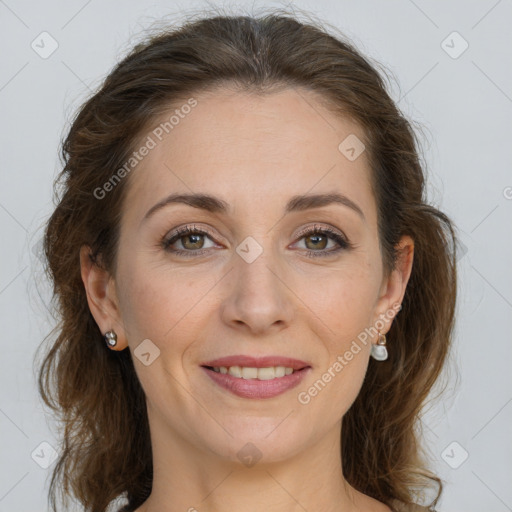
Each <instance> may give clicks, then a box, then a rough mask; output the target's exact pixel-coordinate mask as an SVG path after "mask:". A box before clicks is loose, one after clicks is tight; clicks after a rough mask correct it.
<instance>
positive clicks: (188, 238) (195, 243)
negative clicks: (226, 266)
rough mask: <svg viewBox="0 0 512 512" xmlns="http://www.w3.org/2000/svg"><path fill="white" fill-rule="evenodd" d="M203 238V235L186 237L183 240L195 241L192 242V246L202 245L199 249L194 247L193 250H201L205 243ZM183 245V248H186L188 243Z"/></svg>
mask: <svg viewBox="0 0 512 512" xmlns="http://www.w3.org/2000/svg"><path fill="white" fill-rule="evenodd" d="M202 237H203V235H186V236H184V237H182V238H183V240H184V241H185V240H193V239H195V241H193V242H191V243H192V245H197V244H200V246H199V247H192V249H201V247H202V246H203V243H204V240H202ZM182 243H183V247H186V243H185V242H182Z"/></svg>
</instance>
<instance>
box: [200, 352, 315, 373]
mask: <svg viewBox="0 0 512 512" xmlns="http://www.w3.org/2000/svg"><path fill="white" fill-rule="evenodd" d="M201 366H203V367H205V368H208V367H210V368H214V367H220V366H225V367H230V366H244V367H250V368H268V367H271V366H284V367H286V368H293V369H294V370H302V369H303V368H308V367H310V366H311V365H310V364H308V363H306V362H305V361H301V360H299V359H294V358H291V357H281V356H265V357H252V356H243V355H238V356H227V357H221V358H219V359H212V360H211V361H207V362H205V363H202V364H201Z"/></svg>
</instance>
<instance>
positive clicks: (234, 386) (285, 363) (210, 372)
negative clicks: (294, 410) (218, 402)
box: [201, 355, 312, 399]
mask: <svg viewBox="0 0 512 512" xmlns="http://www.w3.org/2000/svg"><path fill="white" fill-rule="evenodd" d="M201 367H202V369H203V371H204V372H205V374H206V375H207V376H208V377H209V378H210V379H211V380H212V381H213V382H215V383H216V384H217V385H218V386H219V387H220V388H223V389H224V390H227V391H229V392H230V393H232V394H234V395H237V396H239V397H242V398H252V399H263V398H273V397H275V396H278V395H280V394H282V393H285V392H286V391H289V390H291V389H292V388H294V387H296V386H298V385H299V383H300V382H301V381H302V380H303V379H304V378H305V377H306V375H307V374H308V373H310V372H311V371H312V370H311V366H310V365H309V364H308V363H306V362H305V361H301V360H299V359H294V358H291V357H282V356H265V357H252V356H241V355H238V356H228V357H221V358H219V359H213V360H211V361H206V362H205V363H204V364H202V365H201ZM228 368H229V371H228ZM261 368H271V373H272V372H273V371H274V370H273V369H272V368H274V369H275V371H276V376H275V377H272V376H270V377H269V376H268V375H266V376H265V378H264V379H263V380H261V379H262V378H263V377H262V376H260V375H259V374H260V372H261ZM242 369H243V370H242ZM256 369H260V371H258V376H257V378H254V377H256V376H255V375H253V376H251V377H248V378H247V376H245V375H240V372H242V373H245V372H246V371H248V372H250V373H251V374H254V372H255V370H256ZM278 369H280V372H279V373H280V375H279V376H278V375H277V372H278ZM285 369H286V371H285ZM219 370H220V371H219ZM222 370H224V371H222ZM233 370H235V373H236V374H237V375H231V374H230V373H231V372H232V371H233ZM292 370H293V372H292ZM226 372H227V373H226ZM288 372H291V373H288ZM265 373H267V372H265Z"/></svg>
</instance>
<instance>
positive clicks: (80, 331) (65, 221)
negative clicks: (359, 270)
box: [42, 16, 455, 507]
mask: <svg viewBox="0 0 512 512" xmlns="http://www.w3.org/2000/svg"><path fill="white" fill-rule="evenodd" d="M227 43H229V44H227ZM226 90H227V91H230V94H231V96H229V99H228V98H227V97H224V100H225V101H224V103H222V104H220V103H217V104H216V103H215V101H216V99H217V101H218V99H219V94H221V93H225V91H226ZM290 90H292V91H295V93H296V94H297V95H298V96H299V97H300V98H301V99H302V100H303V101H304V102H306V101H311V105H313V108H315V107H316V108H318V112H317V115H318V113H324V114H325V115H326V117H327V118H328V116H329V115H331V116H334V117H338V118H339V122H340V123H344V124H343V127H344V128H347V129H349V132H350V133H356V132H357V134H358V139H359V140H361V141H363V142H364V146H365V151H364V154H363V155H361V156H360V157H359V158H358V159H357V160H355V161H354V162H350V164H351V165H353V166H354V167H355V166H360V167H358V170H361V169H362V168H363V167H364V168H366V169H367V170H368V175H367V176H368V178H369V183H368V190H370V191H371V192H372V196H371V197H373V198H374V201H375V220H376V222H375V233H376V234H377V235H378V238H377V242H378V249H379V255H380V263H381V270H382V274H381V275H382V277H383V278H385V277H386V276H389V275H390V274H391V272H392V271H393V269H394V268H395V266H396V264H397V262H398V259H397V258H398V255H399V250H398V249H399V242H400V240H402V239H403V237H404V236H408V237H411V238H412V239H413V240H414V265H413V266H412V271H411V274H410V278H409V284H408V286H407V290H406V291H405V294H404V295H403V300H402V301H401V304H402V311H401V312H400V314H399V315H398V316H397V317H396V318H395V319H394V320H393V323H392V327H391V329H390V330H389V332H388V345H389V347H390V358H389V361H387V362H386V364H385V365H379V363H377V362H374V361H370V365H369V367H368V371H367V373H366V376H365V378H364V382H363V383H362V387H361V389H360V391H359V394H358V395H357V398H356V399H355V401H354V402H353V404H351V407H350V409H349V410H348V411H347V412H346V414H345V415H344V417H343V428H342V449H343V465H344V468H343V470H344V475H345V477H346V479H347V480H348V481H349V482H350V483H351V485H353V486H354V487H356V488H358V489H360V490H361V491H362V492H365V493H367V494H369V495H371V496H374V497H376V498H377V499H380V500H381V501H384V502H390V500H391V499H395V498H396V499H399V500H402V501H404V502H407V501H408V500H411V499H412V495H411V491H410V489H409V488H408V484H409V483H410V482H411V481H412V480H414V478H415V477H416V478H417V479H418V481H420V477H421V476H422V471H421V468H420V467H419V459H418V457H417V455H418V453H417V450H411V446H415V444H414V442H415V437H414V436H415V434H414V424H415V421H416V419H417V414H418V412H419V410H420V408H421V404H422V402H423V401H424V399H425V397H426V396H427V394H428V392H429V390H430V388H431V387H432V385H433V383H434V382H435V380H436V378H437V376H438V374H439V371H440V369H441V367H442V364H443V361H444V358H445V355H446V352H447V349H448V344H449V337H450V332H451V328H452V322H453V312H454V298H455V268H454V259H453V257H454V255H453V254H452V253H451V251H450V250H449V249H448V242H450V236H452V238H453V231H452V229H451V224H450V221H449V220H448V219H447V217H446V216H444V215H443V214H442V213H441V212H439V211H438V210H436V209H435V208H434V207H431V206H429V205H428V204H426V198H425V191H424V177H423V170H422V167H421V165H420V162H419V158H418V153H417V148H416V141H415V136H414V133H413V131H412V129H411V127H410V125H409V123H408V122H407V120H406V119H405V118H404V117H403V116H402V115H401V114H400V112H399V110H398V109H397V107H396V106H395V104H394V102H393V101H392V99H391V98H390V96H389V95H388V93H387V92H386V89H385V86H384V82H383V80H382V79H381V77H380V75H379V74H378V73H377V72H376V70H375V69H374V68H373V67H372V66H371V65H370V64H369V62H368V61H367V60H366V59H365V58H363V57H362V56H361V55H360V54H359V53H358V52H357V51H356V50H355V49H354V48H353V47H352V46H351V45H350V44H349V43H348V42H346V41H342V38H341V37H340V38H334V37H332V36H330V35H328V34H326V33H325V32H323V31H322V30H320V29H319V28H318V27H315V26H314V25H312V24H309V25H308V24H302V23H300V22H298V21H297V20H294V19H292V18H291V17H286V16H268V17H264V18H262V19H259V20H255V19H251V18H250V17H239V18H227V17H217V18H210V19H204V20H199V21H197V22H196V23H191V24H189V25H186V26H184V27H183V28H182V29H180V30H179V31H177V32H169V33H162V34H160V35H158V36H156V37H154V38H152V39H150V40H148V41H147V42H146V43H144V44H142V45H139V46H137V47H136V48H135V49H134V51H133V52H132V53H131V54H130V55H129V56H128V57H127V58H125V59H124V60H123V61H122V62H121V63H120V64H119V65H118V66H116V68H115V69H114V70H113V71H112V73H111V74H110V75H109V76H108V77H107V79H106V80H105V83H104V85H103V87H102V88H101V89H100V91H99V92H98V93H96V94H95V95H94V96H93V97H92V98H91V99H90V100H88V102H86V103H85V105H84V106H83V107H82V109H81V111H80V113H79V115H78V116H77V118H76V119H75V121H74V123H73V125H72V127H71V129H70V132H69V134H68V137H67V138H66V141H65V143H64V146H63V157H64V161H65V168H64V170H63V173H62V176H61V177H62V178H63V179H64V180H65V181H64V186H65V189H64V194H63V195H62V198H61V200H60V203H59V205H58V206H57V208H56V210H55V212H54V214H53V215H52V217H51V219H50V221H49V223H48V228H47V232H46V238H45V250H46V255H47V257H48V261H49V269H50V273H51V277H52V279H53V281H54V283H55V292H56V294H57V296H58V297H59V305H60V309H61V313H62V317H63V324H62V326H61V331H60V334H59V337H58V339H57V341H56V344H55V347H56V349H58V351H59V353H60V354H61V361H60V362H59V364H58V365H57V366H56V372H57V375H58V379H59V380H60V381H62V382H65V383H66V384H65V385H64V386H63V387H62V389H61V394H60V395H59V400H58V402H59V404H60V407H61V408H62V409H64V410H65V411H66V415H67V421H68V422H69V423H71V424H74V425H75V426H76V428H77V432H79V433H80V434H81V435H85V434H86V433H87V430H88V429H89V431H90V430H91V429H92V423H87V422H86V423H85V425H84V424H80V422H79V419H80V418H88V419H89V420H90V422H95V423H96V424H97V425H99V426H100V428H101V432H108V435H106V439H105V441H104V442H105V443H107V442H108V443H110V445H112V444H115V445H116V446H118V447H120V452H122V453H124V455H123V459H122V460H120V458H119V459H117V460H116V459H115V458H110V460H109V461H108V462H106V461H105V460H102V459H101V458H100V457H99V456H98V455H97V453H96V452H94V453H93V452H91V453H88V454H86V455H85V456H84V453H81V456H82V462H83V463H84V466H82V472H80V470H79V469H78V470H76V471H75V472H74V475H73V476H72V475H71V474H70V475H69V476H68V478H69V481H74V484H73V485H74V488H75V489H76V490H77V491H78V492H77V494H79V495H81V496H82V497H84V499H86V500H88V501H87V502H88V503H94V504H95V505H97V506H98V507H99V506H104V505H105V503H108V501H110V500H111V499H113V498H114V497H115V496H116V495H117V494H119V492H122V491H126V492H127V496H128V497H129V499H130V500H131V501H132V502H133V503H134V504H135V505H136V504H138V503H142V501H144V498H145V497H146V496H147V492H148V488H149V487H150V482H151V471H152V470H151V450H150V447H149V430H148V424H147V418H146V416H145V401H144V400H145V399H144V393H143V391H142V388H141V387H140V383H139V380H138V378H137V374H136V372H135V369H134V366H133V362H132V358H131V355H130V353H129V351H128V350H125V351H120V352H109V351H108V350H107V349H106V348H105V346H104V342H103V339H102V330H101V329H100V328H99V326H98V322H97V318H95V317H94V316H93V315H92V314H91V310H90V307H89V306H90V304H88V302H87V295H86V293H85V289H84V286H83V278H82V275H81V272H80V270H81V269H80V261H79V259H78V251H79V249H80V248H82V247H89V248H91V257H92V261H93V263H94V264H95V265H98V267H101V268H103V269H105V271H107V272H108V273H109V274H110V275H112V276H116V274H117V272H118V270H119V268H118V263H119V261H120V258H119V248H120V246H121V244H122V243H123V239H122V237H121V236H120V235H121V230H120V227H121V225H122V220H123V219H124V218H126V212H128V211H129V210H128V209H129V205H130V202H129V199H130V185H131V184H132V182H133V183H137V181H136V180H137V178H138V177H139V176H137V175H136V173H137V172H138V170H142V172H144V170H145V168H144V164H145V161H143V162H141V165H140V169H137V168H135V170H134V171H133V174H131V173H130V175H129V176H126V177H124V178H123V179H121V180H120V181H119V182H117V183H116V185H115V186H113V187H111V190H108V195H106V196H104V197H99V196H101V195H102V194H101V193H98V190H99V189H100V190H105V183H107V182H109V180H110V179H111V177H112V175H113V172H114V171H116V170H118V169H120V168H122V167H123V165H124V164H125V162H127V161H128V160H129V158H130V155H132V153H133V151H134V150H136V149H137V148H138V147H140V145H141V142H142V141H144V140H147V139H146V136H147V135H148V133H153V132H152V130H151V131H148V130H149V128H150V127H151V128H152V129H154V127H156V126H159V123H160V122H161V121H162V120H163V119H164V118H165V117H166V116H167V118H168V117H169V115H168V111H169V108H170V106H171V105H172V109H175V108H176V107H177V106H179V105H185V104H186V103H185V102H184V100H185V99H187V98H192V97H194V98H196V97H197V98H202V99H204V101H205V103H206V102H207V101H210V102H213V105H217V106H218V108H219V109H221V108H224V109H225V108H226V107H225V105H226V104H229V102H230V101H232V100H233V101H236V100H237V98H238V99H239V100H240V99H241V98H242V97H244V98H246V99H247V98H248V97H252V98H253V100H254V101H255V102H256V103H255V104H256V105H257V106H260V105H265V108H270V105H271V104H269V103H268V102H269V101H271V100H272V99H273V98H274V99H275V98H278V97H279V96H278V95H279V94H282V93H286V92H287V91H288V92H289V91H290ZM233 91H234V94H233ZM215 92H216V93H217V95H215ZM301 93H302V94H303V96H300V94H301ZM286 100H287V101H291V98H290V96H287V98H286ZM262 101H264V102H266V103H261V102H262ZM258 102H260V103H258ZM223 105H224V107H222V106H223ZM244 105H245V106H247V103H244ZM199 107H201V105H199ZM223 113H224V114H226V110H223ZM304 115H305V113H304ZM329 120H330V119H328V121H329ZM192 122H193V114H192V115H191V116H190V117H189V118H187V119H184V121H183V124H182V126H183V127H186V126H189V125H190V124H191V123H192ZM187 123H188V125H187ZM340 126H341V125H340ZM185 129H186V128H185ZM184 131H185V130H182V132H181V133H182V134H183V132H184ZM347 133H348V132H347ZM173 135H174V136H175V138H179V137H180V132H179V130H176V131H175V132H174V131H171V132H170V134H169V136H168V139H166V140H167V141H168V143H169V144H172V143H173V141H174V140H175V138H173ZM189 140H190V137H189ZM262 140H266V139H262ZM180 142H186V141H185V140H181V141H180ZM339 142H342V141H341V140H340V141H339ZM163 147H164V145H163V144H162V145H160V146H158V148H155V150H151V151H152V154H151V155H150V156H149V157H148V159H147V160H146V161H149V159H150V158H152V155H153V154H155V155H156V154H157V152H158V151H159V150H160V148H163ZM185 156H186V155H182V162H183V161H185V158H184V157H185ZM339 158H340V159H341V158H345V156H343V155H341V153H340V155H339ZM160 161H162V160H160ZM137 165H139V164H137ZM349 167H350V166H347V168H349ZM344 176H345V177H346V174H345V175H344ZM139 181H140V180H139ZM142 184H144V183H143V182H142ZM141 186H142V185H141ZM279 190H281V189H279ZM304 192H306V191H304ZM444 228H446V231H445V230H444ZM241 241H242V240H239V242H241ZM131 242H132V243H133V240H132V241H131ZM276 261H277V260H276ZM407 277H408V276H407ZM149 291H151V290H149ZM113 296H114V295H112V297H113ZM121 302H122V300H121ZM284 306H285V307H286V305H284ZM326 308H327V306H326ZM112 327H114V329H115V328H116V326H115V325H113V326H112ZM56 354H57V352H54V353H53V354H50V357H49V358H48V359H47V364H50V363H51V362H52V361H54V358H55V356H56ZM80 362H81V363H83V364H82V365H81V366H82V367H83V368H84V371H82V372H80V374H78V373H77V372H76V365H77V364H80ZM89 372H90V373H89ZM42 375H43V374H42ZM363 376H364V375H363ZM363 376H362V377H363ZM105 389H108V390H110V393H108V394H107V393H105ZM404 389H407V390H408V392H407V393H404ZM98 401H99V402H100V403H98ZM114 402H115V403H114ZM77 405H79V406H80V408H79V411H80V412H79V413H77V412H76V411H77V409H76V408H75V407H76V406H77ZM376 406H377V407H376ZM102 411H103V413H102ZM121 422H122V423H123V424H124V425H127V429H126V430H124V431H123V432H122V434H120V433H118V434H117V437H116V429H115V428H114V429H112V426H113V425H115V424H116V423H121ZM367 439H370V441H369V442H367V441H366V440H367ZM97 442H100V443H101V442H103V441H101V440H97ZM105 446H106V445H105ZM123 446H124V447H126V451H125V450H123V449H122V447H123ZM134 446H135V447H137V449H136V450H134V449H133V447H134ZM128 448H129V449H128ZM79 453H80V452H79V447H78V445H75V446H73V445H71V446H70V448H69V450H68V451H67V452H66V453H64V455H63V457H62V458H61V459H60V465H59V466H58V467H59V468H61V470H64V469H65V468H66V464H69V463H70V462H71V461H72V460H73V459H75V460H76V459H77V457H78V455H79ZM85 463H87V464H85ZM128 468H129V469H130V471H128ZM391 468H394V471H391V470H390V469H391ZM107 473H108V474H109V475H115V476H114V480H112V477H111V476H110V477H109V481H110V482H112V484H111V487H110V489H105V493H104V495H101V494H100V495H98V493H97V491H95V492H96V496H93V492H92V489H94V488H95V485H96V483H98V482H100V481H101V480H102V477H104V476H105V475H106V474H107ZM382 474H388V476H386V477H382V476H380V475H382ZM79 477H80V478H79ZM74 478H75V480H73V479H74Z"/></svg>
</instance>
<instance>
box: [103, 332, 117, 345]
mask: <svg viewBox="0 0 512 512" xmlns="http://www.w3.org/2000/svg"><path fill="white" fill-rule="evenodd" d="M104 337H105V343H106V344H107V347H109V348H110V347H115V346H116V345H117V334H116V333H115V332H114V331H112V330H111V331H108V332H106V333H105V336H104Z"/></svg>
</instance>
